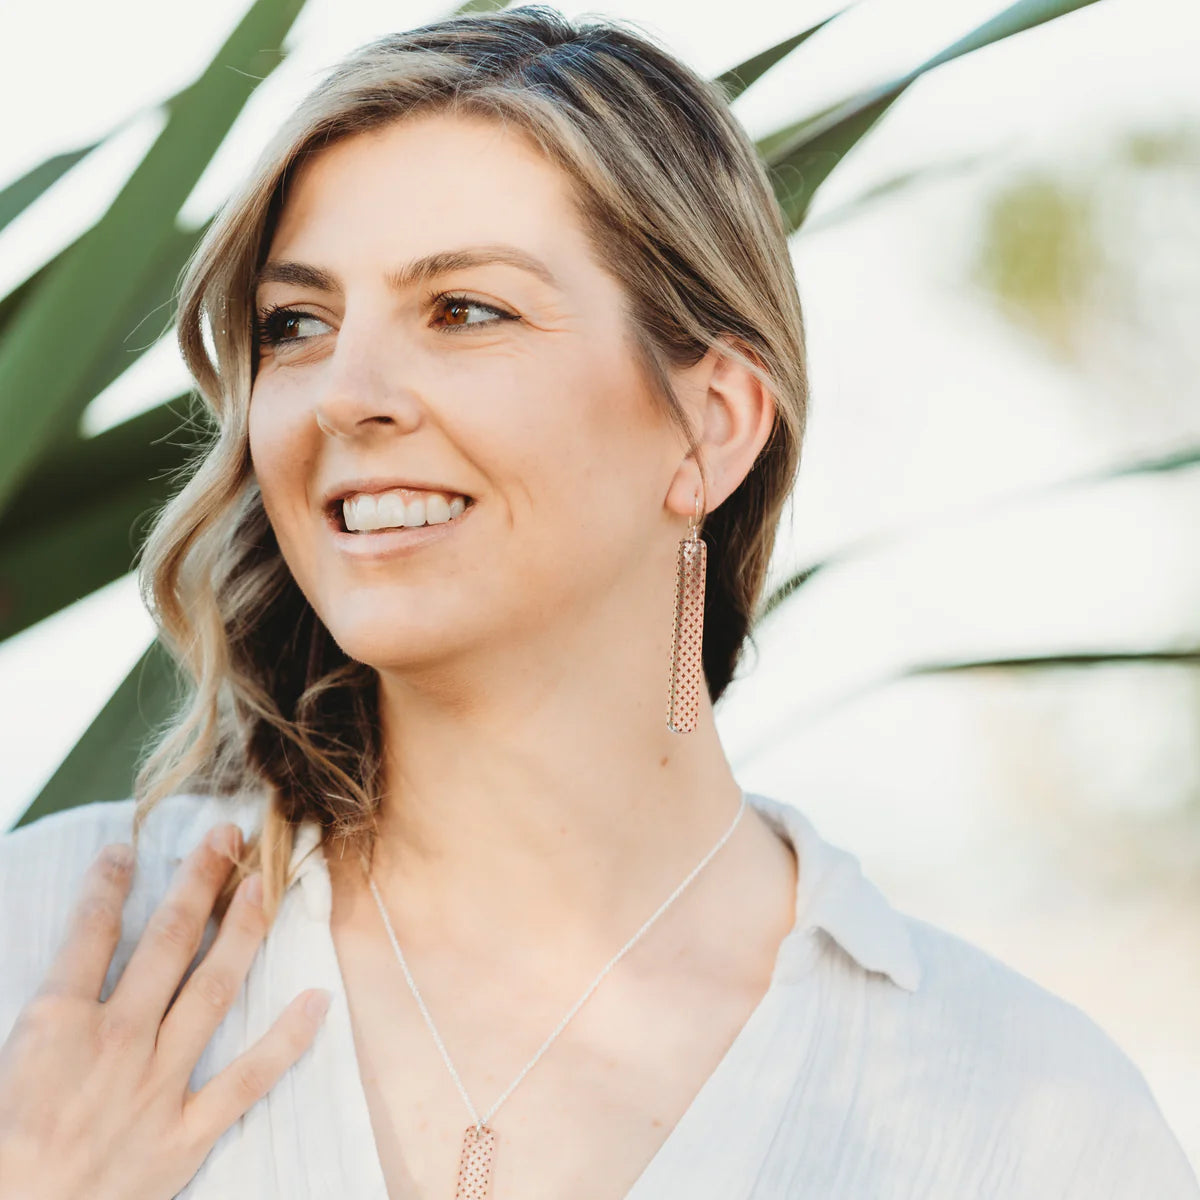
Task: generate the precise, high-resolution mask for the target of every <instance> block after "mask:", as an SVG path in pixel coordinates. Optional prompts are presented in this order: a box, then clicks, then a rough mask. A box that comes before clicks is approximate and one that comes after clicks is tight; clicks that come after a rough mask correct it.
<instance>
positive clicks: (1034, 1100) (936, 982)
mask: <svg viewBox="0 0 1200 1200" xmlns="http://www.w3.org/2000/svg"><path fill="white" fill-rule="evenodd" d="M747 798H748V801H749V803H751V804H753V805H754V807H755V808H756V809H758V811H759V812H761V813H763V814H764V816H766V817H767V818H768V820H769V821H770V823H771V824H772V826H773V827H774V828H776V829H777V830H778V832H779V833H780V835H781V836H783V837H784V838H786V839H788V840H789V841H790V842H791V844H792V845H793V847H794V848H795V850H796V854H797V859H798V862H799V865H800V869H799V873H798V887H797V892H796V923H795V926H794V927H793V929H792V930H791V932H790V933H789V934H788V935H787V937H785V938H784V940H783V941H782V943H781V944H780V947H779V953H778V957H777V960H776V963H775V971H774V975H773V977H772V979H771V983H770V986H769V988H768V990H767V992H766V994H765V995H764V996H763V998H762V1000H761V1001H760V1003H759V1004H758V1006H757V1007H756V1008H755V1010H754V1011H753V1013H752V1014H751V1016H750V1018H749V1020H748V1021H747V1022H746V1024H745V1025H744V1026H743V1027H742V1029H741V1031H740V1032H739V1033H738V1035H737V1037H736V1038H735V1039H734V1041H733V1043H732V1044H731V1045H730V1047H729V1049H728V1050H727V1052H726V1053H725V1056H724V1057H723V1058H722V1060H721V1062H720V1063H719V1065H718V1066H717V1068H716V1070H715V1071H714V1072H713V1073H712V1075H710V1076H709V1078H708V1079H707V1080H706V1081H705V1083H704V1085H703V1087H701V1089H700V1091H699V1092H698V1093H697V1095H696V1096H695V1098H694V1099H693V1101H692V1103H691V1106H690V1107H689V1108H688V1109H687V1111H686V1112H685V1113H684V1114H683V1116H682V1118H681V1119H680V1120H679V1122H678V1123H677V1124H676V1125H675V1127H674V1128H673V1129H672V1131H671V1133H670V1134H669V1136H668V1137H667V1139H666V1141H665V1142H664V1143H663V1144H662V1146H661V1147H660V1149H659V1150H658V1152H657V1153H656V1154H655V1156H654V1157H653V1159H652V1160H651V1161H650V1163H649V1164H648V1165H647V1166H646V1168H645V1170H644V1171H643V1172H642V1174H641V1175H640V1176H639V1178H638V1180H637V1182H636V1183H635V1185H634V1187H633V1189H632V1190H631V1191H630V1192H629V1193H628V1194H627V1196H626V1197H625V1200H677V1198H681V1197H687V1200H941V1198H943V1197H944V1198H945V1200H977V1198H978V1200H984V1198H991V1197H996V1198H1000V1197H1003V1198H1005V1200H1110V1198H1111V1200H1118V1198H1119V1200H1200V1186H1198V1185H1197V1181H1196V1176H1195V1174H1194V1173H1193V1171H1192V1170H1191V1168H1190V1167H1189V1165H1188V1162H1187V1159H1186V1158H1185V1156H1184V1153H1183V1151H1182V1149H1181V1147H1180V1145H1179V1142H1178V1141H1177V1140H1176V1138H1175V1136H1174V1134H1173V1133H1172V1131H1171V1129H1170V1128H1169V1126H1168V1125H1167V1123H1166V1121H1165V1120H1164V1118H1163V1116H1162V1113H1161V1111H1160V1110H1159V1108H1158V1105H1157V1103H1156V1102H1155V1099H1154V1097H1153V1095H1152V1093H1151V1092H1150V1089H1149V1088H1148V1086H1147V1084H1146V1081H1145V1079H1144V1078H1143V1076H1142V1075H1141V1073H1140V1072H1139V1071H1138V1069H1137V1067H1135V1066H1134V1064H1133V1063H1132V1062H1131V1061H1130V1060H1129V1058H1127V1057H1126V1055H1125V1054H1124V1053H1123V1052H1122V1051H1121V1050H1120V1049H1119V1048H1118V1047H1117V1046H1116V1045H1115V1044H1114V1043H1113V1041H1112V1040H1111V1039H1110V1038H1109V1037H1108V1036H1107V1035H1106V1034H1105V1033H1103V1032H1102V1031H1101V1030H1100V1028H1099V1027H1098V1026H1097V1025H1096V1024H1095V1023H1094V1022H1093V1021H1092V1020H1091V1019H1090V1018H1089V1017H1087V1016H1086V1015H1085V1014H1084V1013H1083V1012H1082V1011H1080V1010H1079V1009H1078V1008H1076V1007H1074V1006H1073V1005H1071V1004H1068V1003H1067V1002H1066V1001H1064V1000H1062V999H1060V998H1058V997H1057V996H1054V995H1052V994H1051V993H1049V992H1047V991H1045V990H1044V989H1042V988H1041V987H1039V986H1038V985H1036V984H1034V983H1033V982H1031V981H1030V980H1028V979H1026V978H1025V977H1024V976H1022V975H1020V974H1018V973H1017V972H1016V971H1014V970H1012V969H1011V968H1009V967H1006V966H1004V965H1003V964H1002V963H1000V962H998V961H997V960H996V959H994V958H992V957H991V956H989V955H988V954H985V953H984V952H983V951H982V950H980V949H978V948H977V947H975V946H973V945H971V944H969V943H967V942H964V941H963V940H961V939H960V938H958V937H955V936H954V935H952V934H950V933H948V932H946V931H945V930H941V929H938V928H936V927H934V926H931V925H929V924H927V923H925V922H924V921H920V920H917V919H916V918H914V917H910V916H907V915H905V914H903V913H900V912H898V911H897V910H896V909H894V908H892V906H891V905H890V904H889V903H888V902H887V900H886V899H885V898H884V897H883V895H882V893H881V892H879V890H878V889H877V888H876V887H875V886H874V885H873V884H872V883H871V882H870V881H868V880H867V879H866V878H864V876H863V874H862V871H861V869H860V867H859V863H858V860H857V859H856V858H855V857H854V856H853V855H851V854H849V853H847V852H846V851H844V850H841V849H839V848H837V847H836V846H833V845H831V844H830V843H828V842H826V841H825V840H824V839H823V838H822V837H821V836H820V835H819V834H818V833H817V831H816V829H815V828H814V827H813V825H812V824H811V823H810V822H809V820H808V819H807V818H806V817H805V816H804V815H803V814H802V813H801V812H800V811H799V810H798V809H796V808H795V807H794V806H792V805H789V804H786V803H783V802H782V801H779V800H774V799H771V798H769V797H766V796H761V795H756V794H753V793H749V794H748V797H747ZM225 820H234V821H237V823H238V824H239V825H241V827H242V829H243V830H244V831H246V832H247V833H249V832H250V831H251V830H252V829H253V828H254V827H255V825H256V820H257V817H256V814H255V812H254V811H252V810H251V809H250V808H248V807H245V806H243V807H240V808H235V807H233V806H232V805H231V804H230V803H229V802H228V801H223V800H219V799H216V798H214V797H205V796H190V795H188V796H173V797H171V798H169V799H168V800H166V801H163V802H162V803H161V804H160V805H159V806H158V807H157V808H156V809H154V810H153V812H152V813H151V815H150V816H149V818H148V819H147V821H146V824H145V825H144V826H143V830H142V840H141V845H140V847H139V851H140V852H139V862H138V868H137V871H136V873H135V877H134V883H133V886H132V888H131V890H130V894H129V897H128V900H127V902H126V905H125V910H124V926H123V933H122V938H121V942H120V944H119V946H118V948H117V952H116V954H115V955H114V958H113V963H112V967H111V969H110V971H109V974H108V978H107V979H106V981H105V985H104V990H103V991H102V992H101V997H102V998H107V996H108V995H109V994H110V993H111V991H112V988H113V987H114V986H115V984H116V981H117V979H118V978H119V976H120V973H121V971H122V970H123V969H124V966H125V964H126V963H127V962H128V960H129V957H130V955H131V954H132V951H133V948H134V946H135V945H136V943H137V940H138V938H139V937H140V935H141V932H142V930H143V929H144V928H145V925H146V922H147V920H148V918H149V917H150V915H151V913H152V912H153V911H154V908H155V907H156V906H157V904H158V902H159V900H160V899H161V897H162V895H163V894H164V893H165V891H166V888H167V885H168V883H169V882H170V880H171V877H172V875H173V873H174V871H175V868H176V866H177V864H178V863H179V861H180V860H181V859H182V858H183V857H184V855H186V854H187V853H188V852H189V851H190V850H191V849H192V848H193V847H194V846H196V845H197V844H198V843H199V841H200V840H201V838H202V837H203V836H204V833H205V831H206V830H208V829H209V828H210V827H212V826H213V825H215V824H218V823H220V822H221V821H225ZM132 822H133V801H132V800H123V801H120V802H117V803H103V804H100V803H97V804H87V805H83V806H80V807H78V808H73V809H69V810H67V811H65V812H62V813H56V814H53V815H51V816H48V817H43V818H42V819H41V820H38V821H35V822H33V823H31V824H29V825H27V826H24V827H22V828H20V829H18V830H15V831H13V832H10V833H8V834H6V835H4V836H3V837H0V915H2V917H3V920H2V921H0V1041H2V1040H3V1039H4V1038H6V1037H7V1036H8V1034H9V1031H10V1030H11V1028H12V1025H13V1022H14V1020H15V1018H16V1016H17V1013H18V1011H19V1010H20V1008H21V1006H22V1005H23V1004H24V1003H25V1002H26V1001H27V1000H28V999H29V998H30V997H31V996H32V994H33V993H34V991H35V990H36V989H37V987H38V986H39V984H40V983H41V980H42V978H43V977H44V974H45V972H46V970H47V968H48V965H49V962H50V959H51V957H52V956H53V954H54V952H55V950H56V949H57V947H58V945H59V943H60V940H61V938H62V937H63V935H64V933H65V930H66V922H67V918H68V916H69V914H70V909H71V907H72V905H73V902H74V898H75V894H76V890H77V888H78V887H79V885H80V882H81V880H82V876H83V873H84V871H85V870H86V868H87V867H88V865H89V864H90V862H91V861H92V859H93V858H94V857H95V855H96V854H97V853H98V851H99V849H100V847H101V846H103V845H105V844H106V843H108V842H113V841H129V840H130V837H131V831H132ZM319 842H320V830H319V827H318V826H317V824H316V823H315V822H308V823H306V824H305V825H304V826H302V827H301V829H300V830H299V831H298V836H297V843H296V850H295V854H294V856H293V858H292V865H293V867H294V868H296V877H295V879H294V881H293V883H292V884H291V885H290V887H289V888H288V891H287V893H286V895H285V897H284V902H283V905H282V907H281V909H280V912H279V914H278V917H277V920H276V923H275V924H274V926H273V927H272V929H271V931H270V933H269V934H268V935H267V937H266V939H265V940H264V942H263V944H262V946H261V947H260V948H259V952H258V954H257V955H256V957H255V960H254V963H253V965H252V967H251V969H250V972H249V974H248V976H247V977H246V982H245V986H244V987H243V989H242V990H241V992H240V993H239V994H238V997H237V999H236V1000H235V1002H234V1005H233V1007H232V1008H231V1009H230V1011H229V1013H228V1014H227V1015H226V1018H225V1020H224V1021H223V1022H222V1024H221V1025H220V1027H219V1028H218V1030H217V1032H216V1034H215V1035H214V1037H213V1039H212V1041H211V1042H210V1043H209V1044H208V1046H207V1048H206V1049H205V1051H204V1053H203V1055H202V1056H201V1058H200V1060H199V1062H198V1063H197V1065H196V1069H195V1071H194V1072H193V1075H192V1079H191V1084H192V1087H193V1088H198V1087H200V1086H202V1085H203V1084H204V1083H205V1082H207V1080H209V1079H210V1078H212V1077H213V1076H214V1075H215V1074H216V1073H217V1072H218V1071H219V1070H221V1069H222V1068H223V1067H224V1066H225V1065H227V1064H228V1063H229V1062H230V1061H232V1060H233V1059H234V1058H236V1057H237V1056H238V1055H239V1054H241V1053H242V1052H243V1051H244V1050H246V1049H247V1048H248V1047H249V1046H250V1045H251V1044H253V1043H254V1042H255V1041H257V1039H258V1038H259V1037H261V1036H262V1034H263V1033H265V1032H266V1030H267V1029H268V1028H269V1027H270V1026H271V1025H272V1024H273V1023H274V1022H275V1020H276V1018H277V1017H278V1015H279V1013H280V1012H281V1011H282V1009H283V1007H284V1006H285V1005H286V1004H287V1003H288V1002H289V1001H291V1000H292V999H293V998H294V997H295V995H296V994H297V993H298V992H301V991H303V990H304V989H306V988H311V987H322V988H328V989H329V990H330V991H331V993H332V1003H331V1005H330V1009H329V1013H328V1015H327V1016H326V1018H325V1021H324V1024H323V1025H322V1026H321V1028H320V1031H319V1032H318V1033H317V1035H316V1039H315V1041H314V1042H313V1044H312V1046H311V1047H309V1049H308V1050H307V1051H305V1053H304V1055H303V1056H302V1057H301V1058H300V1059H299V1060H298V1061H297V1062H296V1063H295V1064H293V1065H292V1066H291V1067H290V1068H289V1069H288V1071H287V1072H286V1073H285V1074H284V1075H283V1077H282V1078H281V1079H280V1080H279V1082H278V1083H277V1084H276V1085H275V1086H274V1088H272V1090H271V1091H270V1092H268V1093H267V1095H266V1096H264V1097H263V1098H262V1099H261V1100H260V1101H259V1102H258V1103H257V1104H255V1105H254V1106H253V1107H252V1108H251V1109H250V1110H249V1111H248V1112H247V1113H246V1114H245V1115H244V1116H243V1117H242V1118H241V1119H240V1120H238V1121H237V1122H236V1123H235V1124H233V1125H232V1126H230V1128H229V1129H228V1130H226V1132H225V1133H224V1134H222V1136H221V1137H220V1139H219V1140H218V1141H217V1143H216V1145H215V1146H214V1147H213V1149H212V1151H211V1152H210V1154H209V1155H208V1157H207V1158H206V1159H205V1161H204V1163H203V1164H202V1166H201V1168H200V1170H199V1171H198V1172H197V1174H196V1175H195V1176H194V1177H193V1179H192V1180H191V1182H190V1183H189V1184H188V1186H187V1187H185V1188H184V1190H183V1191H182V1192H181V1193H179V1196H180V1197H183V1198H184V1200H331V1198H333V1197H338V1198H341V1197H345V1198H348V1200H387V1189H386V1186H385V1183H384V1177H383V1171H382V1168H381V1166H380V1160H379V1156H378V1154H377V1151H376V1148H375V1140H374V1134H373V1131H372V1126H371V1118H370V1113H369V1110H368V1107H367V1101H366V1097H365V1094H364V1091H363V1087H362V1081H361V1078H360V1076H359V1073H358V1067H357V1059H356V1055H355V1050H354V1042H353V1036H352V1032H351V1024H350V1015H349V1010H348V1008H347V1003H346V994H345V987H344V984H343V980H342V977H341V972H340V970H339V966H338V960H337V956H336V953H335V950H334V944H333V939H332V936H331V933H330V928H329V917H330V907H331V892H330V883H329V873H328V868H327V865H326V862H325V858H324V855H323V854H322V853H321V851H320V845H319ZM310 852H311V853H310ZM216 930H217V926H216V922H215V920H213V919H210V920H209V924H208V928H207V929H206V931H205V937H204V942H203V944H202V946H201V949H200V951H199V952H198V954H197V956H196V959H195V960H194V961H199V958H200V957H202V956H203V954H204V953H206V952H207V949H208V947H209V946H210V945H211V943H212V939H213V937H215V935H216ZM334 1130H336V1132H334Z"/></svg>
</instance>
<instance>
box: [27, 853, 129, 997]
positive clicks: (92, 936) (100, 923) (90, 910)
mask: <svg viewBox="0 0 1200 1200" xmlns="http://www.w3.org/2000/svg"><path fill="white" fill-rule="evenodd" d="M132 877H133V847H132V846H129V845H127V844H126V843H124V842H113V843H112V844H111V845H108V846H105V847H103V848H102V849H101V851H100V853H99V854H98V855H97V856H96V857H95V858H94V859H93V860H92V862H91V865H90V866H89V867H88V869H87V871H86V872H85V873H84V876H83V883H82V885H81V887H80V889H79V895H78V898H77V899H76V902H75V906H74V908H73V909H72V910H71V916H70V919H69V923H68V926H67V932H66V935H65V936H64V938H63V941H62V944H61V946H60V947H59V949H58V951H57V952H56V954H55V956H54V959H53V960H52V961H51V963H50V969H49V970H48V971H47V973H46V976H45V978H44V979H43V981H42V985H41V987H40V988H39V989H38V994H39V995H47V994H50V993H58V994H65V995H72V996H81V997H84V998H86V999H89V1000H99V999H100V990H101V988H103V986H104V980H105V977H106V976H107V975H108V968H109V966H110V965H111V964H112V957H113V954H114V953H115V952H116V949H117V943H118V942H119V941H120V940H121V912H122V910H123V909H124V907H125V898H126V896H128V894H129V881H130V880H131V879H132ZM13 915H14V917H17V918H18V919H19V915H18V914H13Z"/></svg>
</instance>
